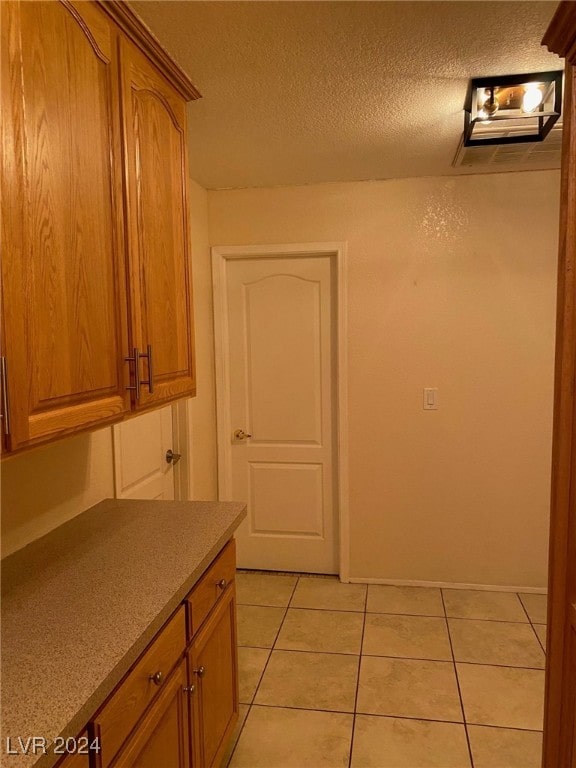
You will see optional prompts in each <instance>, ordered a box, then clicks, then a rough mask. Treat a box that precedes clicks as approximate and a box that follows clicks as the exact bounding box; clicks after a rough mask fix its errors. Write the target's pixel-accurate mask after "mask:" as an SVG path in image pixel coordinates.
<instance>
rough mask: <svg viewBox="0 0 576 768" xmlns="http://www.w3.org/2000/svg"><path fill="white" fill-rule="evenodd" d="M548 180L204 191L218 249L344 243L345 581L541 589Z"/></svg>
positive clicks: (550, 278) (548, 357) (548, 373)
mask: <svg viewBox="0 0 576 768" xmlns="http://www.w3.org/2000/svg"><path fill="white" fill-rule="evenodd" d="M558 191H559V174H558V173H557V172H536V173H517V174H502V175H483V176H465V177H458V178H452V179H447V178H427V179H411V180H399V181H388V182H364V183H347V184H325V185H311V186H304V187H286V188H273V189H246V190H236V191H218V192H210V193H209V213H210V236H211V242H212V244H214V245H231V244H235V245H241V244H257V243H259V244H266V243H268V244H273V243H290V242H299V243H300V242H317V241H346V242H347V243H348V291H347V295H348V309H349V338H348V351H349V403H348V406H349V423H350V440H349V451H350V466H349V468H350V521H351V543H350V547H351V551H350V555H351V576H352V577H355V578H359V579H361V578H364V577H366V578H371V579H392V580H408V581H433V582H458V583H470V584H482V585H522V586H526V587H542V586H544V585H545V583H546V557H547V532H548V497H549V473H550V444H551V420H552V384H553V355H554V313H555V276H556V274H555V270H556V246H557V216H558ZM423 387H438V388H439V399H440V409H439V410H438V411H424V410H423V408H422V389H423Z"/></svg>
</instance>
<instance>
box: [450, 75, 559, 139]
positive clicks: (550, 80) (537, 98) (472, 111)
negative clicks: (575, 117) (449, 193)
mask: <svg viewBox="0 0 576 768" xmlns="http://www.w3.org/2000/svg"><path fill="white" fill-rule="evenodd" d="M562 75H563V73H562V72H561V71H558V72H536V73H533V74H526V75H502V76H498V77H477V78H474V79H473V80H471V81H470V84H469V87H468V94H467V97H466V104H465V105H464V146H466V147H474V146H482V145H486V144H514V143H518V142H528V141H544V139H545V138H546V136H547V135H548V134H549V133H550V130H551V128H552V126H553V125H554V123H555V122H556V121H557V120H558V118H559V117H560V114H561V112H562Z"/></svg>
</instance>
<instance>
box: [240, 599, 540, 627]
mask: <svg viewBox="0 0 576 768" xmlns="http://www.w3.org/2000/svg"><path fill="white" fill-rule="evenodd" d="M238 605H242V606H246V607H249V608H291V609H292V610H298V611H334V612H336V613H366V614H367V615H370V616H406V617H408V618H414V619H454V620H456V621H487V622H490V623H492V624H518V625H520V626H522V627H525V626H534V624H538V625H540V626H546V625H545V624H541V622H538V621H535V622H533V621H531V620H530V618H528V617H527V619H526V621H511V620H510V619H485V618H479V617H471V616H448V615H447V614H446V615H439V614H432V613H401V612H398V611H369V610H367V609H365V610H364V611H359V610H357V609H355V608H316V607H311V606H300V605H290V604H288V605H278V604H275V605H271V604H269V603H241V602H238Z"/></svg>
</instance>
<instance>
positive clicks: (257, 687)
mask: <svg viewBox="0 0 576 768" xmlns="http://www.w3.org/2000/svg"><path fill="white" fill-rule="evenodd" d="M299 581H300V577H299V576H298V578H297V579H296V582H295V584H294V586H293V588H292V594H291V595H290V600H288V605H287V606H286V608H285V609H284V616H283V617H282V621H281V622H280V626H279V627H278V631H277V632H276V637H275V638H274V642H273V643H272V646H271V648H270V653H269V654H268V658H267V659H266V664H264V669H263V670H262V674H261V675H260V680H258V685H257V686H256V690H255V691H254V696H253V697H252V703H254V701H255V700H256V696H257V695H258V689H259V688H260V685H261V683H262V680H263V679H264V675H265V674H266V670H267V669H268V664H270V659H271V658H272V654H273V653H274V651H275V650H276V643H277V642H278V637H279V636H280V632H281V631H282V627H283V626H284V622H285V621H286V616H288V611H289V610H290V602H291V600H292V598H293V597H294V592H295V591H296V587H297V586H298V583H299Z"/></svg>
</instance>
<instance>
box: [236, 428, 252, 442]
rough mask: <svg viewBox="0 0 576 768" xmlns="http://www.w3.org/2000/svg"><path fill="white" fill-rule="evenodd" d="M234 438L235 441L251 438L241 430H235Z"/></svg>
mask: <svg viewBox="0 0 576 768" xmlns="http://www.w3.org/2000/svg"><path fill="white" fill-rule="evenodd" d="M234 437H235V438H236V440H246V438H247V437H252V435H250V434H248V432H244V430H243V429H237V430H236V431H235V432H234Z"/></svg>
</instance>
